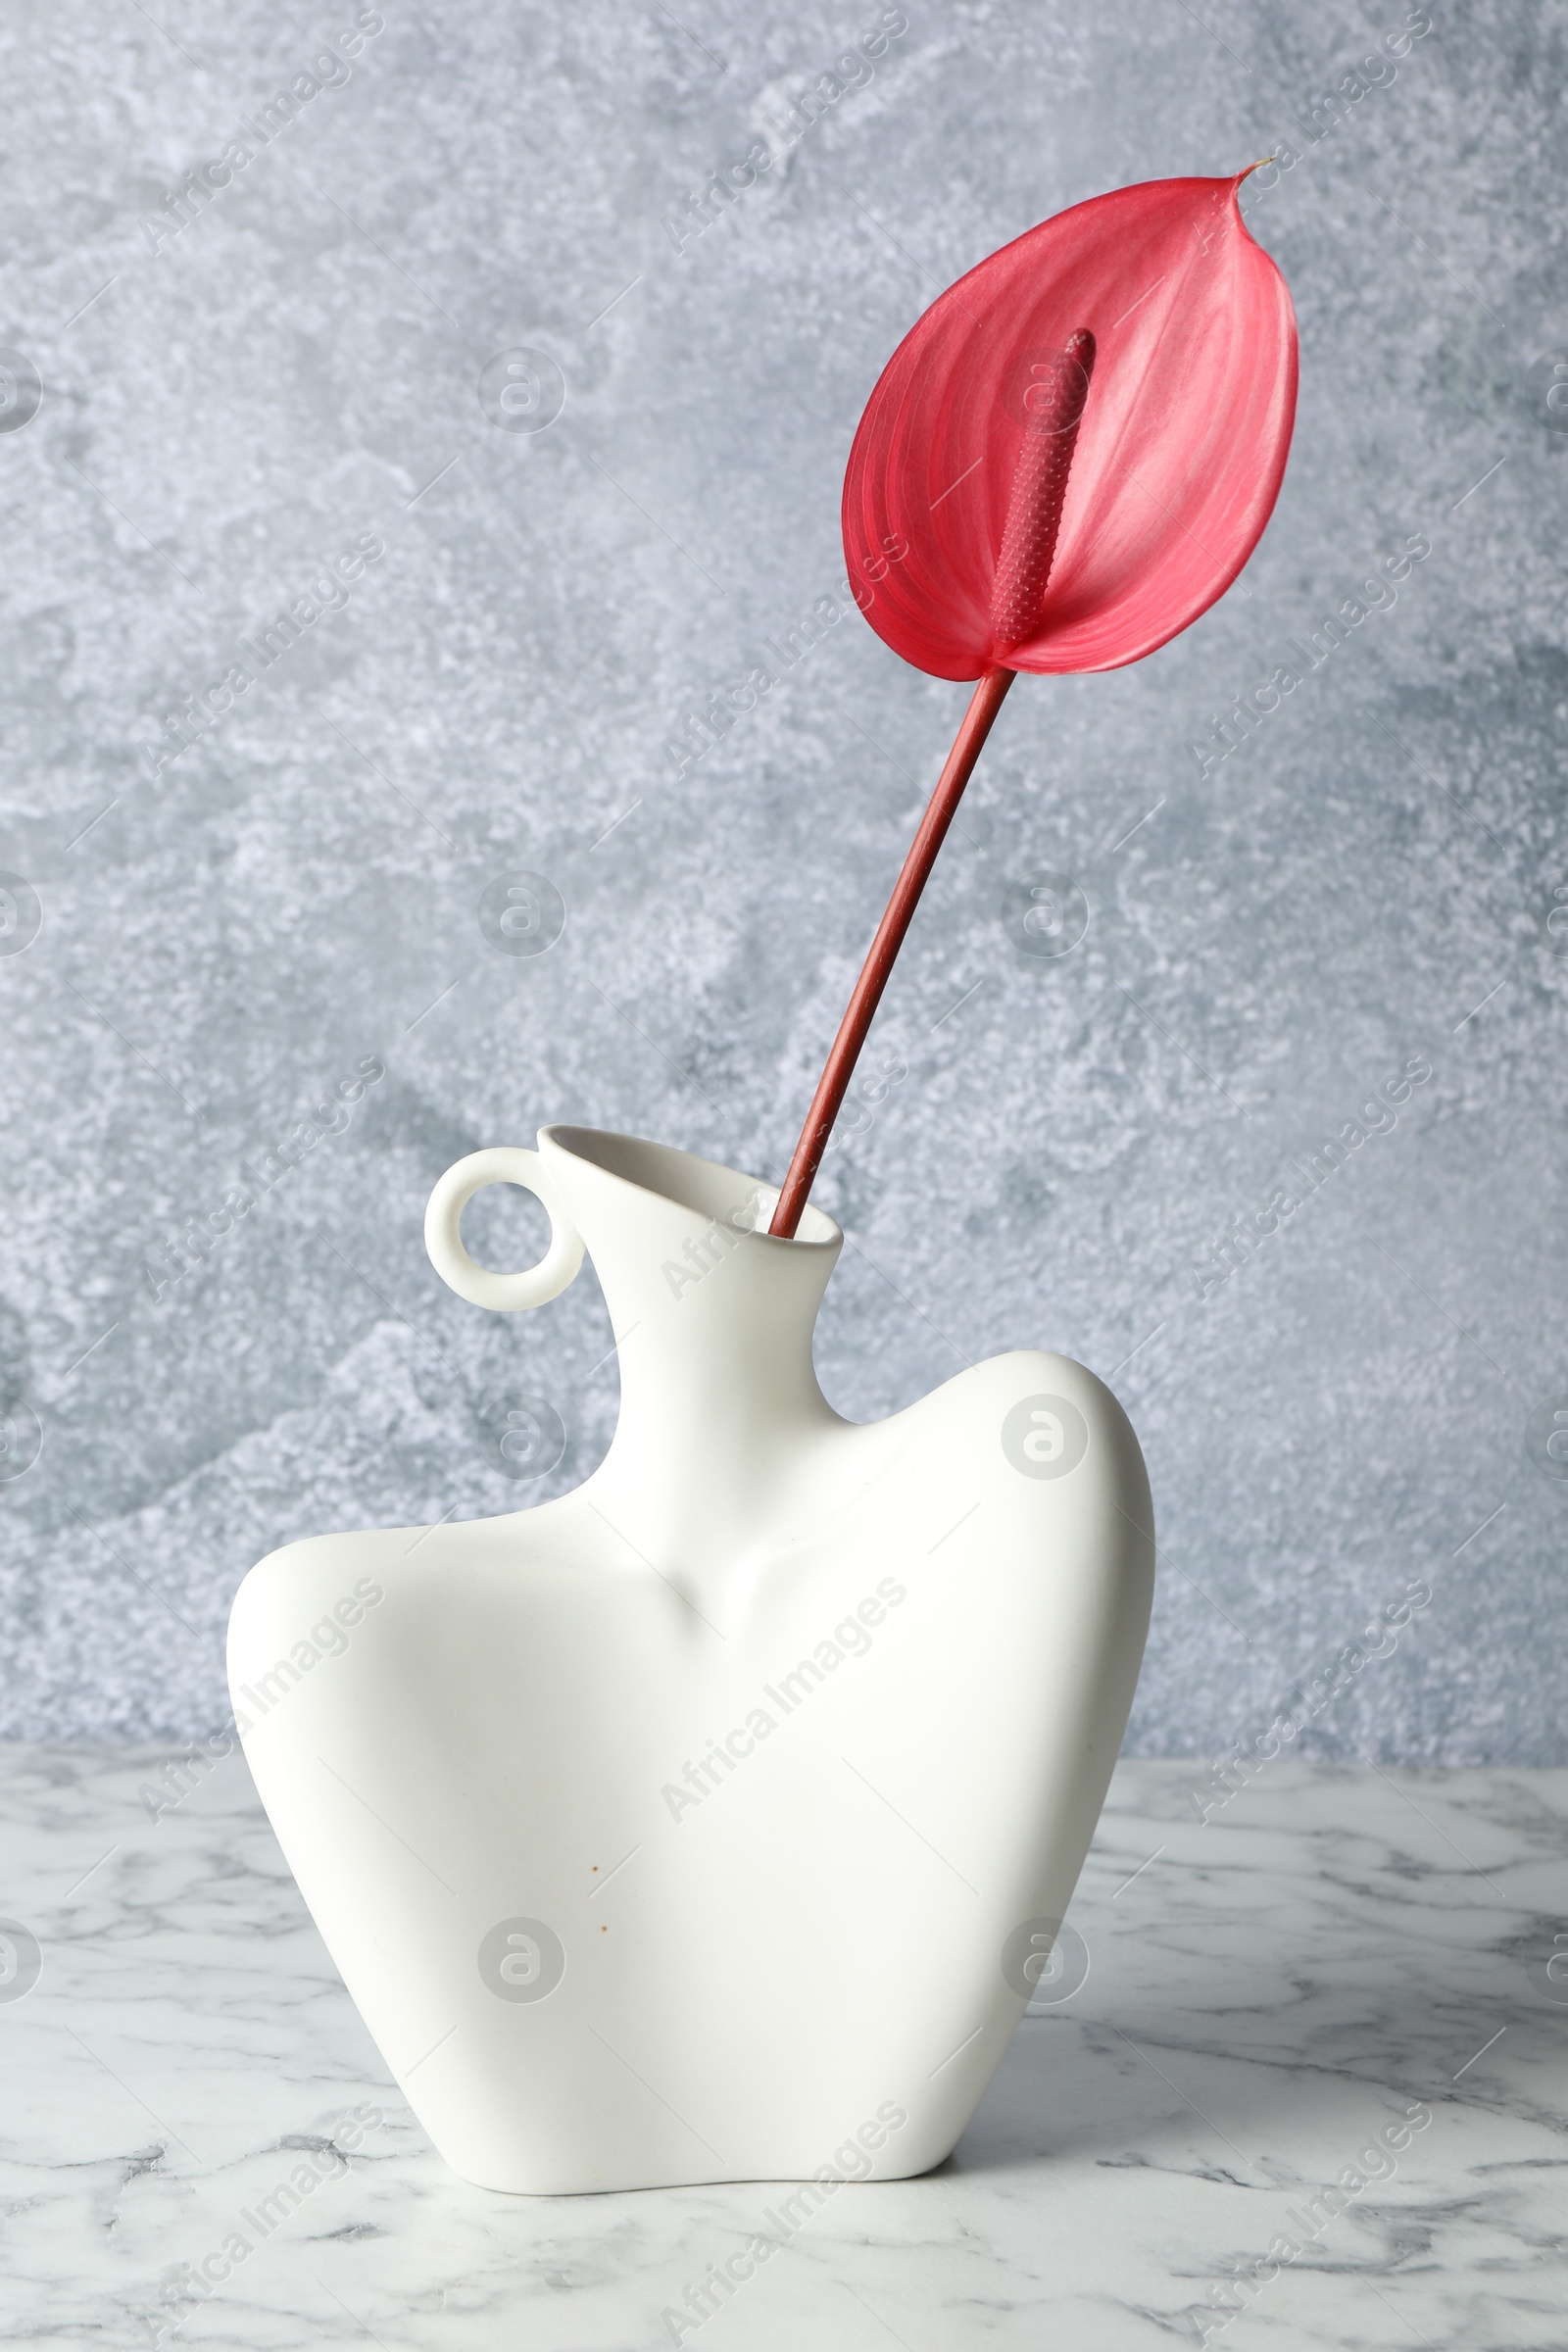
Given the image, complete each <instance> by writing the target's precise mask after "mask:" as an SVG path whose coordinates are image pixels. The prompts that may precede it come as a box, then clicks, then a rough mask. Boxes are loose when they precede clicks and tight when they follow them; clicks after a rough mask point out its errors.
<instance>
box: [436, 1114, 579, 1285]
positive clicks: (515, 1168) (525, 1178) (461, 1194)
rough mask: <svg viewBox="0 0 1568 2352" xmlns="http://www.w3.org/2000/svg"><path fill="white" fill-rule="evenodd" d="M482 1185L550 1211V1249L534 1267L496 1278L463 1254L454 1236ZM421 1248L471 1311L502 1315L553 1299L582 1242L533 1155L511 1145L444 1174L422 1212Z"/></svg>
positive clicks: (573, 1268)
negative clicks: (525, 1195)
mask: <svg viewBox="0 0 1568 2352" xmlns="http://www.w3.org/2000/svg"><path fill="white" fill-rule="evenodd" d="M487 1184H520V1185H522V1186H523V1187H524V1189H525V1190H526V1191H528V1192H530V1193H532V1194H534V1195H535V1197H536V1198H537V1199H538V1200H540V1201H543V1202H544V1204H545V1207H546V1208H547V1209H548V1210H549V1212H550V1247H549V1249H548V1250H546V1251H545V1254H544V1256H543V1257H542V1258H541V1259H540V1260H539V1263H538V1264H537V1265H536V1266H525V1267H524V1268H523V1270H522V1272H521V1273H519V1274H497V1273H494V1272H492V1270H491V1268H490V1267H488V1266H481V1265H480V1264H479V1263H478V1262H477V1260H476V1259H474V1258H471V1257H470V1256H469V1255H468V1252H467V1250H465V1248H464V1246H463V1236H462V1234H461V1233H460V1231H459V1227H460V1225H461V1224H462V1222H463V1212H464V1209H465V1208H466V1206H467V1204H468V1202H469V1201H471V1200H472V1199H473V1196H474V1194H475V1193H482V1192H483V1191H484V1188H485V1186H486V1185H487ZM424 1246H425V1249H426V1250H428V1251H429V1253H430V1263H431V1265H432V1266H434V1268H435V1270H436V1272H437V1273H438V1274H439V1275H440V1277H441V1279H442V1281H443V1282H444V1283H446V1284H447V1286H448V1288H449V1289H451V1290H454V1291H456V1292H457V1294H458V1297H459V1298H460V1299H468V1300H469V1302H470V1303H471V1304H472V1305H474V1306H493V1307H497V1308H499V1309H500V1310H501V1312H502V1313H503V1314H516V1313H517V1312H518V1311H519V1310H520V1309H521V1308H523V1307H526V1306H543V1305H544V1304H545V1303H546V1301H547V1300H548V1299H558V1298H559V1297H560V1296H561V1293H562V1292H563V1291H564V1289H565V1287H566V1285H567V1283H568V1282H570V1281H571V1279H572V1277H573V1276H574V1275H575V1274H576V1272H577V1270H578V1268H579V1267H580V1266H581V1264H582V1236H581V1234H580V1233H579V1232H578V1231H577V1228H576V1227H575V1226H574V1225H573V1224H572V1222H571V1220H570V1219H569V1217H567V1216H566V1214H565V1213H564V1210H563V1208H562V1207H561V1205H560V1203H559V1201H557V1200H556V1198H555V1196H554V1194H553V1193H552V1192H551V1191H550V1189H549V1181H548V1179H547V1177H546V1176H545V1173H544V1162H543V1160H542V1159H541V1158H540V1156H539V1154H538V1152H524V1151H522V1150H521V1149H520V1148H519V1147H515V1146H513V1145H510V1144H505V1145H500V1146H498V1147H497V1148H496V1149H495V1150H494V1151H491V1152H469V1153H468V1156H467V1158H466V1159H460V1160H458V1161H457V1162H456V1164H455V1165H454V1166H452V1167H450V1168H448V1170H447V1172H446V1174H445V1175H444V1176H443V1177H442V1178H441V1180H440V1182H439V1184H437V1186H436V1188H435V1190H434V1192H433V1193H432V1194H431V1195H430V1201H429V1205H428V1206H427V1207H426V1209H425V1212H424Z"/></svg>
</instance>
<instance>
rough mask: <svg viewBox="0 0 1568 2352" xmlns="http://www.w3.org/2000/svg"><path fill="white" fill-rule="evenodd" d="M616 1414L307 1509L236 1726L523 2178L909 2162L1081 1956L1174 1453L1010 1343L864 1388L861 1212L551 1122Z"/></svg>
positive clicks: (275, 1560) (242, 1603) (500, 2182)
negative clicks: (832, 1299) (480, 1500)
mask: <svg viewBox="0 0 1568 2352" xmlns="http://www.w3.org/2000/svg"><path fill="white" fill-rule="evenodd" d="M539 1165H540V1168H541V1170H542V1178H541V1187H540V1189H544V1185H545V1181H546V1180H547V1182H548V1198H549V1200H550V1202H551V1204H552V1207H553V1209H554V1211H555V1212H556V1213H558V1215H560V1216H562V1217H564V1218H569V1220H570V1224H571V1226H572V1227H574V1228H575V1231H576V1233H577V1234H578V1235H580V1236H581V1239H582V1242H583V1243H584V1244H585V1245H586V1248H587V1250H588V1251H589V1253H590V1254H591V1256H592V1257H593V1260H594V1264H595V1268H596V1270H597V1272H598V1275H599V1279H600V1282H601V1284H602V1286H603V1289H604V1293H605V1298H606V1301H607V1303H608V1305H609V1309H610V1313H611V1318H612V1323H613V1329H614V1331H615V1333H616V1335H617V1348H618V1354H619V1363H620V1377H621V1409H620V1418H619V1422H618V1425H617V1428H616V1432H615V1436H614V1439H613V1444H612V1446H611V1448H610V1451H609V1453H608V1454H607V1456H606V1458H605V1460H604V1462H603V1463H602V1464H601V1466H600V1468H599V1469H598V1470H597V1471H596V1472H595V1473H594V1474H593V1476H592V1477H591V1478H589V1479H588V1480H587V1481H586V1482H585V1484H584V1485H582V1486H581V1487H579V1488H578V1489H577V1490H576V1491H575V1492H574V1493H572V1494H569V1495H564V1496H563V1497H561V1498H560V1499H559V1500H556V1501H553V1502H548V1503H544V1504H542V1505H539V1506H538V1507H536V1508H534V1509H531V1510H524V1511H518V1512H515V1513H511V1514H509V1515H507V1516H505V1517H502V1518H497V1519H487V1520H474V1521H468V1522H453V1523H448V1524H445V1525H442V1526H440V1527H437V1528H434V1529H431V1530H420V1529H417V1528H405V1529H389V1530H379V1531H374V1532H367V1533H361V1534H352V1535H337V1536H324V1537H319V1538H315V1539H312V1540H310V1541H308V1542H305V1543H298V1544H290V1545H288V1546H287V1547H286V1548H284V1549H283V1550H281V1551H278V1552H274V1553H273V1554H272V1555H271V1556H270V1558H268V1559H266V1560H264V1561H262V1562H261V1563H260V1565H259V1566H258V1567H256V1568H255V1569H253V1570H252V1571H251V1573H250V1575H249V1576H248V1577H247V1578H246V1580H245V1582H244V1584H243V1585H242V1587H241V1589H240V1592H239V1594H238V1596H237V1598H236V1600H235V1604H234V1609H233V1614H232V1619H231V1623H230V1631H229V1675H230V1686H231V1691H232V1694H233V1702H234V1708H235V1715H236V1721H237V1723H238V1725H239V1728H240V1731H241V1736H242V1738H243V1741H244V1745H245V1751H246V1755H247V1757H248V1759H249V1762H250V1765H251V1769H252V1771H253V1773H254V1776H255V1779H256V1782H257V1786H258V1788H259V1789H260V1790H261V1793H262V1796H263V1799H264V1801H265V1803H266V1805H267V1808H268V1811H269V1814H270V1817H271V1820H272V1823H273V1826H274V1828H275V1830H276V1832H277V1836H278V1838H279V1841H280V1843H281V1845H282V1848H283V1851H284V1854H285V1855H286V1857H287V1859H288V1862H289V1865H290V1867H291V1868H292V1870H293V1871H294V1874H295V1877H296V1878H297V1880H298V1882H299V1885H300V1887H301V1889H302V1891H303V1893H304V1895H305V1898H306V1900H307V1902H308V1903H309V1905H310V1907H311V1910H312V1912H313V1914H314V1916H315V1918H316V1920H317V1923H318V1925H319V1928H320V1931H321V1933H322V1936H324V1938H325V1940H326V1943H327V1945H328V1947H329V1949H330V1951H331V1954H332V1957H333V1959H334V1961H335V1962H336V1964H337V1966H338V1968H339V1970H340V1971H341V1973H342V1976H343V1979H344V1982H345V1984H346V1985H347V1986H348V1989H349V1991H350V1993H351V1994H352V1995H353V1997H354V1999H355V2001H356V2003H357V2004H358V2006H359V2008H360V2010H361V2013H362V2014H363V2016H364V2018H365V2020H366V2023H367V2025H368V2028H369V2031H370V2033H371V2034H373V2036H374V2038H375V2040H376V2042H377V2044H378V2045H379V2047H380V2049H381V2051H382V2053H383V2055H384V2057H385V2059H386V2062H387V2065H388V2066H389V2068H390V2069H391V2071H392V2073H393V2075H394V2076H395V2077H396V2078H397V2081H398V2082H399V2084H400V2086H401V2088H402V2089H403V2091H404V2093H405V2095H406V2096H407V2098H408V2100H409V2102H410V2104H411V2106H412V2107H413V2108H414V2109H415V2111H416V2112H417V2115H418V2117H419V2119H420V2121H421V2122H422V2123H423V2125H424V2126H425V2128H426V2130H427V2131H429V2133H430V2136H431V2138H432V2139H433V2140H434V2141H435V2143H436V2145H437V2147H438V2148H439V2149H440V2151H441V2152H442V2154H443V2155H444V2156H445V2157H446V2158H447V2160H448V2162H449V2163H450V2164H451V2165H452V2166H453V2167H454V2168H455V2169H456V2170H457V2171H458V2172H459V2173H461V2174H463V2175H464V2176H466V2178H467V2179H469V2180H473V2181H476V2182H479V2183H481V2184H483V2185H484V2186H486V2187H489V2188H495V2189H503V2190H512V2191H535V2192H562V2191H569V2190H592V2189H611V2188H628V2187H647V2186H656V2185H664V2184H670V2183H674V2182H689V2181H697V2180H759V2179H808V2178H810V2177H811V2176H813V2175H816V2174H819V2173H824V2172H825V2173H827V2174H831V2176H832V2177H834V2178H846V2177H851V2178H853V2177H861V2176H868V2177H875V2178H880V2179H892V2178H899V2177H903V2176H906V2175H908V2174H912V2173H919V2172H923V2171H925V2170H927V2169H928V2168H929V2167H930V2166H932V2165H933V2164H936V2163H938V2162H940V2161H941V2159H942V2158H943V2157H944V2156H945V2155H947V2153H948V2152H949V2150H950V2149H951V2148H952V2146H953V2144H954V2142H955V2141H956V2138H957V2136H958V2134H959V2132H960V2131H962V2129H963V2127H964V2125H965V2124H966V2123H967V2121H968V2120H969V2117H970V2116H971V2114H972V2113H973V2111H974V2108H975V2106H976V2105H977V2104H978V2101H979V2099H980V2097H981V2095H982V2093H983V2091H984V2089H985V2086H986V2084H987V2082H989V2080H990V2078H991V2075H992V2073H993V2071H994V2069H995V2067H996V2065H997V2063H998V2060H999V2059H1000V2057H1001V2055H1002V2052H1003V2050H1004V2048H1005V2045H1006V2042H1007V2039H1008V2037H1009V2035H1010V2034H1011V2032H1012V2030H1013V2028H1014V2026H1015V2025H1016V2024H1017V2021H1018V2018H1019V2016H1020V2015H1021V2013H1022V2011H1023V2009H1024V2007H1025V2005H1026V2002H1027V2000H1028V1997H1029V1991H1030V1986H1031V1984H1032V1983H1033V1982H1034V1979H1035V1977H1036V1976H1038V1973H1039V1970H1040V1968H1041V1966H1042V1965H1044V1956H1045V1954H1046V1952H1047V1951H1048V1949H1049V1941H1050V1934H1051V1931H1052V1929H1053V1928H1054V1925H1055V1923H1058V1922H1059V1921H1060V1919H1061V1917H1062V1915H1063V1914H1064V1912H1065V1910H1066V1908H1067V1903H1068V1899H1069V1897H1070V1895H1071V1892H1072V1889H1073V1886H1074V1884H1075V1882H1076V1880H1077V1877H1078V1873H1079V1870H1080V1868H1081V1866H1082V1863H1083V1859H1084V1855H1085V1852H1086V1851H1087V1848H1088V1844H1089V1840H1090V1838H1091V1836H1092V1834H1093V1831H1094V1827H1095V1823H1096V1821H1097V1819H1098V1817H1099V1813H1100V1808H1101V1805H1102V1803H1103V1797H1104V1792H1105V1788H1106V1784H1107V1782H1108V1779H1109V1775H1110V1771H1111V1767H1112V1764H1113V1763H1114V1761H1115V1757H1116V1753H1117V1749H1118V1747H1119V1745H1120V1741H1121V1737H1122V1733H1123V1730H1124V1728H1125V1724H1126V1718H1127V1712H1128V1708H1129V1706H1130V1704H1131V1700H1132V1694H1133V1689H1134V1685H1135V1683H1136V1680H1137V1675H1138V1669H1139V1665H1140V1662H1141V1658H1142V1654H1143V1644H1144V1638H1145V1634H1146V1631H1147V1626H1148V1618H1149V1607H1150V1598H1151V1592H1152V1516H1151V1510H1150V1499H1149V1492H1148V1485H1147V1481H1146V1478H1145V1472H1144V1465H1143V1460H1142V1456H1141V1454H1140V1452H1139V1448H1138V1445H1137V1441H1136V1439H1135V1438H1134V1436H1133V1433H1132V1430H1131V1428H1130V1426H1129V1424H1128V1422H1127V1420H1126V1417H1125V1415H1124V1414H1123V1413H1122V1411H1121V1408H1120V1407H1119V1405H1118V1404H1117V1403H1116V1401H1115V1399H1114V1397H1112V1396H1111V1395H1110V1393H1109V1391H1108V1390H1106V1389H1105V1388H1104V1387H1103V1385H1102V1384H1101V1383H1100V1382H1099V1381H1098V1380H1096V1379H1095V1377H1094V1376H1093V1375H1092V1374H1091V1373H1089V1372H1087V1371H1085V1370H1084V1369H1083V1368H1082V1366H1080V1365H1078V1364H1074V1363H1071V1362H1069V1361H1067V1360H1066V1359H1064V1358H1062V1357H1059V1356H1054V1355H1049V1354H1043V1353H1028V1352H1021V1353H1016V1354H1010V1355H1005V1356H1001V1357H998V1358H996V1359H995V1360H993V1361H991V1362H989V1363H985V1364H981V1365H978V1366H976V1367H974V1368H973V1369H971V1370H969V1371H966V1372H963V1373H961V1374H959V1375H958V1376H957V1378H956V1379H954V1380H952V1381H949V1382H948V1383H947V1384H946V1385H945V1386H944V1387H943V1388H941V1389H939V1390H937V1391H936V1392H935V1393H934V1394H933V1395H931V1396H929V1397H924V1398H923V1399H922V1400H921V1401H920V1402H919V1403H917V1404H914V1405H911V1406H909V1407H908V1408H907V1410H906V1411H903V1412H900V1413H896V1414H894V1415H893V1416H892V1417H891V1418H889V1419H887V1420H885V1421H880V1422H876V1423H871V1424H868V1425H858V1424H853V1423H849V1422H846V1421H843V1420H841V1419H840V1418H839V1416H838V1415H837V1414H835V1413H834V1412H833V1411H832V1409H831V1408H830V1407H829V1405H828V1404H827V1402H826V1401H825V1399H824V1398H823V1397H822V1394H821V1392H820V1389H819V1388H818V1386H817V1382H816V1378H815V1374H814V1371H813V1368H812V1361H811V1334H812V1327H813V1324H814V1321H815V1317H816V1313H817V1309H818V1306H819V1305H820V1302H821V1299H822V1295H823V1292H824V1290H825V1287H826V1284H827V1281H828V1278H829V1276H830V1274H831V1272H832V1269H833V1266H834V1263H835V1261H836V1259H837V1255H838V1251H839V1249H840V1247H841V1242H842V1236H841V1235H840V1234H839V1232H838V1229H837V1227H836V1226H834V1225H833V1223H832V1221H831V1220H830V1219H829V1218H827V1217H826V1216H825V1215H823V1214H822V1213H821V1212H820V1211H818V1210H814V1209H809V1210H808V1211H807V1214H806V1218H805V1220H804V1221H803V1225H802V1230H801V1234H800V1237H799V1238H797V1239H796V1240H794V1241H783V1240H778V1239H775V1238H774V1237H772V1236H770V1235H768V1234H767V1233H766V1232H765V1231H756V1230H748V1229H747V1228H748V1227H749V1226H750V1225H751V1224H752V1223H753V1222H754V1221H756V1222H760V1224H762V1225H765V1223H766V1213H767V1212H768V1211H769V1210H770V1208H771V1202H772V1200H773V1198H775V1197H776V1196H774V1195H772V1194H770V1193H764V1192H763V1191H762V1188H760V1187H759V1186H758V1185H757V1184H756V1182H755V1181H754V1180H753V1179H750V1178H748V1177H745V1176H742V1175H740V1174H738V1173H737V1172H736V1171H734V1170H731V1169H727V1168H722V1167H719V1166H716V1165H714V1164H713V1163H711V1162H709V1161H705V1160H700V1159H696V1158H693V1157H691V1156H690V1155H688V1154H686V1153H682V1152H671V1151H667V1150H665V1149H663V1148H662V1147H660V1146H657V1145H652V1144H646V1143H639V1142H636V1141H635V1140H633V1139H630V1138H625V1137H617V1136H606V1135H598V1134H594V1133H592V1132H590V1131H587V1130H583V1129H573V1128H557V1129H550V1128H547V1129H545V1130H544V1131H543V1133H542V1135H541V1137H540V1158H539Z"/></svg>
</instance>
